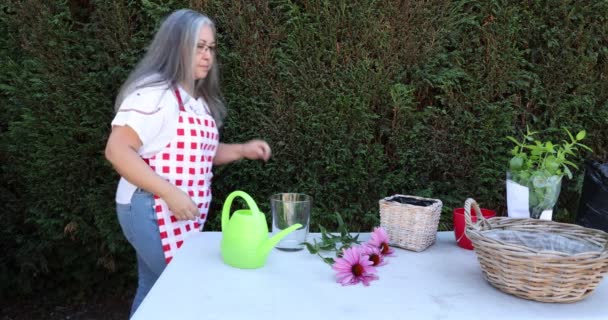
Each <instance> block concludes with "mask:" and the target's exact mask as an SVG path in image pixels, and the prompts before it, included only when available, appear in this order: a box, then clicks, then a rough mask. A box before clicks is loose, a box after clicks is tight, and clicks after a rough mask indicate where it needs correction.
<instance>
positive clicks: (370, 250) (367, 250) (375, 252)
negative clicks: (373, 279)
mask: <svg viewBox="0 0 608 320" xmlns="http://www.w3.org/2000/svg"><path fill="white" fill-rule="evenodd" d="M361 250H362V251H363V255H365V256H368V257H369V258H368V259H369V261H371V262H372V263H373V264H372V266H374V267H379V266H383V265H385V264H387V262H386V261H385V260H384V256H382V254H381V253H380V249H378V248H374V247H372V246H361Z"/></svg>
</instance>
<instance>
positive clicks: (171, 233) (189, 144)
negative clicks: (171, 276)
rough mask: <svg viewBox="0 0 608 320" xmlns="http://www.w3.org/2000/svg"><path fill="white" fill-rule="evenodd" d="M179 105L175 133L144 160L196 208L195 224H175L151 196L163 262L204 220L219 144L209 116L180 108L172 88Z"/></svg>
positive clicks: (168, 213) (160, 203) (174, 219)
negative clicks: (188, 198)
mask: <svg viewBox="0 0 608 320" xmlns="http://www.w3.org/2000/svg"><path fill="white" fill-rule="evenodd" d="M174 92H175V96H176V98H177V102H178V103H179V122H178V124H177V134H176V135H175V138H173V140H172V141H171V142H169V144H167V146H166V147H165V148H164V149H163V150H161V151H160V152H159V153H157V154H156V155H154V156H152V157H151V158H148V159H144V160H145V161H146V162H147V163H148V164H149V165H150V167H151V168H152V170H154V171H156V173H157V174H158V175H159V176H161V177H163V178H165V179H166V180H167V181H169V182H171V183H172V184H173V185H175V186H177V187H178V188H180V189H182V190H183V191H184V192H186V193H187V194H188V195H190V197H191V198H192V200H193V201H194V203H196V205H197V206H198V210H199V212H200V217H199V218H197V219H196V220H195V221H178V220H177V219H176V218H175V216H174V215H173V213H172V212H171V211H170V210H169V207H168V206H167V203H166V202H165V201H164V200H163V199H161V198H160V197H159V196H158V195H154V207H155V210H156V218H157V221H158V230H159V232H160V239H161V242H162V246H163V251H164V253H165V260H166V261H167V263H169V262H170V261H171V259H172V258H173V256H174V255H175V252H176V250H177V249H178V248H180V247H181V246H182V244H183V242H184V239H185V238H186V237H187V235H188V234H189V233H190V232H194V231H198V230H199V228H200V227H201V226H202V225H203V224H204V223H205V220H206V219H207V212H208V211H209V203H210V202H211V177H212V176H213V173H212V172H211V165H212V163H213V158H214V157H215V152H216V150H217V146H218V143H219V134H218V130H217V128H216V126H215V121H214V120H213V117H212V116H211V115H209V114H207V113H206V114H204V115H202V116H197V115H195V114H193V113H188V112H187V111H186V109H185V108H184V104H183V102H182V98H181V95H180V93H179V90H177V89H174Z"/></svg>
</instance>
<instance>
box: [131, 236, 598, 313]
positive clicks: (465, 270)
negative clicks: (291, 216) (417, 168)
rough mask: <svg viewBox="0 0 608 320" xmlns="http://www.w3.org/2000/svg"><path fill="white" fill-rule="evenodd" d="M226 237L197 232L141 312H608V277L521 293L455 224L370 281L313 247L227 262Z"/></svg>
mask: <svg viewBox="0 0 608 320" xmlns="http://www.w3.org/2000/svg"><path fill="white" fill-rule="evenodd" d="M318 236H319V235H318V234H311V235H309V239H310V238H311V237H318ZM365 237H369V234H362V235H361V238H362V239H365ZM220 240H221V233H219V232H201V233H198V234H195V235H193V236H191V237H190V238H188V239H187V241H186V242H185V243H184V245H183V246H182V248H181V249H180V250H179V251H178V253H177V254H176V255H175V257H174V258H173V261H172V262H171V263H170V264H169V265H168V266H167V268H166V269H165V271H164V272H163V273H162V275H161V276H160V278H159V279H158V281H157V282H156V284H155V285H154V287H153V288H152V290H151V291H150V293H149V294H148V296H147V297H146V299H145V300H144V301H143V302H142V304H141V305H140V307H139V309H138V310H137V312H136V313H135V314H134V316H133V319H145V320H150V319H179V320H187V319H264V320H272V319H277V320H285V319H288V320H300V319H301V320H313V319H336V320H341V319H348V320H358V319H365V320H370V319H408V320H409V319H411V320H424V319H463V320H473V319H484V320H487V319H492V320H496V319H515V320H523V319H551V320H556V319H572V320H583V319H604V320H605V319H608V303H607V302H608V281H607V280H604V281H603V282H602V283H600V285H599V286H598V287H597V288H596V290H595V291H594V292H593V294H591V295H590V296H589V297H587V298H585V299H584V300H582V301H579V302H577V303H572V304H553V303H541V302H535V301H529V300H525V299H521V298H517V297H514V296H511V295H509V294H506V293H503V292H501V291H499V290H497V289H495V288H494V287H492V286H490V285H489V284H488V283H487V282H486V281H485V280H484V279H483V276H482V273H481V269H480V267H479V264H478V262H477V257H476V256H475V253H474V252H473V251H470V250H465V249H461V248H460V247H458V246H457V245H456V242H455V239H454V233H453V232H439V233H438V235H437V242H436V243H435V244H434V245H432V246H431V247H429V248H428V249H426V250H425V251H423V252H411V251H407V250H403V249H398V248H395V253H396V256H395V257H389V258H388V262H389V263H388V264H387V265H385V266H382V267H379V268H378V269H377V270H378V276H379V277H380V279H379V280H376V281H372V282H371V285H370V286H369V287H365V286H363V285H362V284H357V285H354V286H345V287H343V286H341V285H340V284H338V283H336V280H335V272H334V271H333V270H332V269H331V268H330V267H329V265H327V264H325V263H323V261H322V260H321V259H320V258H319V257H318V256H316V255H312V254H310V253H309V252H308V251H307V250H306V249H304V250H302V251H297V252H283V251H280V250H277V249H272V251H271V252H270V255H269V256H268V260H267V261H266V265H265V266H264V267H262V268H260V269H254V270H242V269H236V268H233V267H230V266H228V265H225V264H224V263H223V262H222V258H221V256H220ZM309 241H310V240H309Z"/></svg>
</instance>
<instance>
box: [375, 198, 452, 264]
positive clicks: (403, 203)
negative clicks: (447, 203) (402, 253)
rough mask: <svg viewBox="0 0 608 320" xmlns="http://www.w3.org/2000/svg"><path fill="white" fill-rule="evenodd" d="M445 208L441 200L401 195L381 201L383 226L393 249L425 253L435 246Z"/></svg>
mask: <svg viewBox="0 0 608 320" xmlns="http://www.w3.org/2000/svg"><path fill="white" fill-rule="evenodd" d="M412 203H414V204H412ZM442 205H443V204H442V203H441V200H437V199H429V198H422V197H416V196H406V195H400V194H398V195H393V196H390V197H387V198H384V199H382V200H380V226H381V227H382V228H384V230H386V233H387V234H388V236H389V238H390V244H391V245H393V246H396V247H400V248H404V249H408V250H412V251H416V252H420V251H423V250H424V249H426V248H428V247H429V246H430V245H432V244H433V243H435V239H436V237H437V227H438V225H439V217H440V216H441V207H442Z"/></svg>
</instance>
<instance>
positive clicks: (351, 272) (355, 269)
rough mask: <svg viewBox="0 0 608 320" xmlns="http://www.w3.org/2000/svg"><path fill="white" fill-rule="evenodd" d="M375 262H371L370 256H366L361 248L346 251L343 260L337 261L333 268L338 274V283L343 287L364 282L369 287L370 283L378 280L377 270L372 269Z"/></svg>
mask: <svg viewBox="0 0 608 320" xmlns="http://www.w3.org/2000/svg"><path fill="white" fill-rule="evenodd" d="M372 264H373V262H372V261H369V256H367V255H364V254H363V251H362V250H361V248H359V247H352V248H348V249H346V250H344V255H343V256H342V258H338V259H336V262H335V263H334V265H333V266H332V268H333V269H334V270H336V271H337V272H338V274H336V279H337V282H339V283H341V284H342V285H343V286H346V285H352V284H357V283H359V282H363V284H364V285H366V286H369V282H370V281H372V280H377V279H378V276H377V275H376V274H375V272H376V269H375V268H374V267H372Z"/></svg>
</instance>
